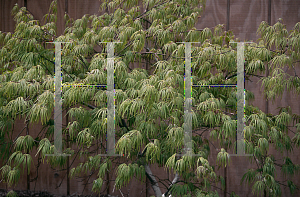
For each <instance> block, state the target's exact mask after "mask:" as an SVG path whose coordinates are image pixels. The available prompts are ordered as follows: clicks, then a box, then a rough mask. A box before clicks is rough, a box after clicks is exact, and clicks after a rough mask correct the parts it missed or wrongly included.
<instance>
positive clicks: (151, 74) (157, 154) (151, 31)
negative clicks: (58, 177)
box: [0, 0, 300, 197]
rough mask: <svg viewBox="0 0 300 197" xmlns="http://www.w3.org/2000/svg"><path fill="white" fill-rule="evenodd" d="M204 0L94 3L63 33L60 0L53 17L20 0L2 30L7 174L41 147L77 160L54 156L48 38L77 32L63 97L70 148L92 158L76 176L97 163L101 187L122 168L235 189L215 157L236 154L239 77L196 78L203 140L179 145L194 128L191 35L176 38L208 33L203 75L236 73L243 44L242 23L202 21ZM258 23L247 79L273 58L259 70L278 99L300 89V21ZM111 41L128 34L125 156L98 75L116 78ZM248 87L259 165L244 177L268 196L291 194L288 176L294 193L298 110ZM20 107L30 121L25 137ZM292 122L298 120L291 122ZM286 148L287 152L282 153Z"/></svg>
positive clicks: (121, 62)
mask: <svg viewBox="0 0 300 197" xmlns="http://www.w3.org/2000/svg"><path fill="white" fill-rule="evenodd" d="M205 2H206V1H204V0H188V1H181V0H180V1H177V0H176V1H169V0H168V1H160V0H144V1H141V2H140V1H136V0H134V1H129V0H125V1H119V0H113V1H108V0H105V1H103V2H102V4H101V7H100V9H103V10H104V11H105V12H103V14H101V15H100V16H96V15H84V16H83V17H82V18H80V19H77V20H75V21H74V20H73V19H71V18H69V16H68V15H67V14H66V15H65V17H64V19H65V23H66V28H65V30H64V32H63V34H62V35H57V33H56V28H57V27H56V21H57V1H52V3H51V6H50V8H49V13H48V14H46V15H45V16H44V18H43V21H38V20H35V19H34V17H33V16H32V15H31V14H30V13H29V12H28V11H27V10H26V8H20V7H18V6H17V5H16V6H14V8H13V10H12V14H13V15H14V19H15V21H16V27H15V31H14V33H2V32H0V45H1V49H0V81H1V84H0V101H1V102H0V108H1V110H0V143H1V149H0V150H1V156H2V155H4V156H5V155H7V162H6V163H4V164H3V166H2V167H1V175H2V179H3V180H4V181H5V182H6V183H8V185H9V186H13V185H15V184H17V183H18V181H19V179H20V177H21V172H22V170H21V167H23V172H24V169H27V172H28V173H29V172H30V170H31V165H32V163H33V160H32V158H31V154H32V153H33V151H34V150H35V148H36V150H37V153H36V155H35V156H38V157H40V158H41V159H42V160H43V161H44V160H45V159H46V161H47V163H48V164H49V165H50V166H51V167H52V168H57V167H60V168H62V167H66V164H67V159H66V157H65V156H60V155H55V156H51V157H47V158H46V155H47V154H55V153H56V152H57V150H56V148H55V146H54V144H53V140H54V136H53V133H54V121H53V119H52V118H53V117H52V116H53V111H54V79H53V77H54V73H53V69H54V65H55V62H54V60H55V59H54V58H55V57H54V48H53V46H50V45H47V44H46V43H47V42H49V41H61V42H71V43H65V44H64V45H63V48H62V83H63V87H62V91H63V95H62V107H63V110H64V111H65V112H66V116H64V117H63V118H66V119H68V122H67V124H66V125H63V140H62V143H63V144H62V145H63V147H62V148H63V153H65V154H70V155H71V157H70V158H71V159H74V160H75V159H76V158H77V156H79V157H83V158H82V159H83V161H84V162H82V163H80V164H78V165H77V166H73V168H72V169H71V170H70V174H69V176H70V177H71V178H76V177H83V176H85V175H88V176H91V175H93V174H95V173H98V177H97V179H96V180H93V186H92V191H93V192H95V193H99V194H100V193H101V190H102V186H103V184H104V182H105V181H106V177H105V175H107V174H112V173H114V172H115V173H116V179H115V181H114V182H115V188H116V189H121V188H122V187H126V185H127V184H128V183H129V182H130V181H131V180H132V179H133V178H136V179H138V180H140V181H141V182H142V183H144V181H145V178H147V179H149V180H150V182H151V185H152V187H153V188H155V186H156V185H157V183H158V182H161V183H163V184H165V185H166V188H168V189H169V190H168V194H171V195H172V196H197V197H200V196H201V197H202V196H203V197H204V196H205V197H215V196H218V195H219V194H218V192H217V191H212V187H211V186H212V185H218V184H219V185H221V188H222V189H223V190H224V189H225V179H224V178H223V177H222V176H220V175H218V174H217V173H216V170H215V169H216V168H217V167H218V168H223V167H227V166H228V165H229V161H230V158H229V153H231V152H232V151H233V150H234V147H235V146H234V145H235V141H236V125H237V114H236V110H237V107H236V102H237V99H236V89H235V88H218V87H195V88H193V90H192V91H193V92H192V113H191V116H192V130H193V136H192V144H193V148H194V149H193V150H192V151H191V152H190V153H193V154H194V153H197V156H192V155H189V154H187V155H181V156H179V155H178V154H182V152H183V151H182V150H183V148H184V139H185V133H184V118H183V116H184V105H183V103H184V98H185V92H184V84H185V83H184V74H185V73H184V72H185V71H184V67H185V61H184V56H185V45H184V44H177V42H179V41H180V42H182V41H192V42H201V45H197V44H193V45H192V48H191V50H192V79H193V82H192V83H193V85H203V84H204V85H205V84H236V83H237V77H236V72H237V65H236V55H237V54H236V53H237V52H236V47H235V46H234V45H230V44H229V42H231V41H236V40H235V38H234V35H233V33H232V32H231V31H224V26H223V25H218V26H216V27H215V28H213V29H210V28H204V29H197V28H196V27H195V26H196V25H195V24H196V22H197V19H198V18H199V17H200V15H201V13H202V11H203V9H204V8H205ZM141 5H142V7H143V9H141V8H142V7H141ZM257 32H258V34H259V35H260V36H261V37H260V39H259V40H258V41H257V42H256V43H252V44H248V45H247V46H246V47H245V80H247V81H248V80H249V79H250V78H251V77H257V76H259V75H258V74H263V73H264V72H265V70H266V67H268V70H269V73H270V74H269V76H267V77H262V76H259V77H260V78H261V82H262V89H263V92H264V94H265V95H266V96H267V98H268V99H274V98H276V97H278V96H280V95H282V94H283V93H284V92H285V91H290V92H293V93H296V94H299V93H300V86H299V84H300V80H299V77H298V75H297V72H296V67H297V66H299V64H297V62H299V58H300V44H299V43H300V36H299V35H300V23H297V24H296V25H295V27H294V28H293V30H291V31H290V32H288V31H287V30H286V27H285V25H284V24H283V22H282V21H279V22H278V23H276V24H275V25H274V26H269V25H268V24H267V23H266V22H262V23H261V24H260V26H259V28H258V31H257ZM108 41H114V42H122V43H119V44H116V45H115V49H114V54H115V58H114V76H115V77H114V84H115V101H114V102H115V134H116V139H115V141H116V143H115V144H116V145H115V150H116V153H117V154H120V155H122V156H126V157H121V159H120V160H118V161H117V159H115V158H114V157H108V156H107V157H105V158H103V155H101V154H102V153H105V150H106V145H107V144H106V142H105V138H106V132H107V104H106V103H107V95H106V88H105V87H89V85H95V84H101V85H105V84H106V83H107V80H106V79H107V51H106V49H105V47H106V46H105V44H103V43H102V44H101V43H100V42H108ZM144 68H146V69H144ZM286 69H288V70H286ZM290 71H291V72H290ZM290 73H292V74H290ZM73 85H77V86H76V87H75V86H73ZM80 85H83V86H84V87H83V86H82V87H78V86H80ZM245 98H246V103H247V105H246V107H245V121H246V122H245V123H246V126H245V130H244V131H245V134H244V139H245V150H246V153H248V154H251V155H252V157H251V158H250V161H252V162H253V163H254V164H255V165H254V166H255V167H253V169H248V171H247V172H246V173H245V174H244V176H243V177H242V179H241V181H242V182H243V181H245V182H246V183H248V184H250V185H251V187H252V192H253V193H254V194H255V195H258V196H259V195H262V194H266V195H267V196H280V195H282V191H281V188H280V184H283V185H285V186H287V187H289V189H290V192H291V193H292V194H295V193H296V192H297V191H298V190H299V189H298V186H296V185H295V184H294V183H293V182H292V181H291V180H292V177H293V176H294V175H295V174H296V173H297V172H298V171H299V165H298V164H295V163H293V161H292V159H291V158H289V157H283V155H282V154H283V153H285V152H289V153H293V151H294V150H295V149H296V148H299V146H300V133H299V131H300V122H299V121H300V118H299V115H298V114H292V112H291V109H289V108H288V107H284V106H283V108H281V109H280V110H279V112H278V114H265V113H263V112H262V111H261V110H259V109H258V108H256V107H254V106H252V105H248V103H249V101H250V100H251V99H254V95H253V93H251V92H249V91H246V95H245ZM294 113H295V112H294ZM17 119H24V120H25V122H24V129H23V130H22V131H21V133H20V134H18V135H17V138H16V139H15V140H14V139H13V137H12V136H16V135H15V133H14V131H15V129H14V128H15V127H14V126H15V121H16V120H17ZM33 123H35V124H41V125H42V127H43V128H42V130H41V131H40V132H34V133H38V134H37V136H33V135H32V133H31V129H30V128H31V125H32V124H33ZM292 124H293V126H291V125H292ZM292 127H294V128H292ZM292 129H295V130H297V132H296V133H295V134H291V132H290V131H291V130H292ZM23 131H26V135H23V134H22V132H23ZM205 132H208V133H209V136H210V137H206V136H207V135H205ZM2 143H3V145H2ZM4 144H5V145H4ZM212 146H214V147H213V148H218V149H219V150H220V151H219V152H218V154H217V158H216V160H215V161H212V158H211V157H209V155H210V149H211V148H212ZM275 156H279V157H281V158H282V159H281V160H275V159H274V158H275ZM3 158H5V157H3ZM150 164H153V165H158V166H160V167H164V168H165V169H166V170H168V171H169V173H174V174H175V177H177V178H176V179H177V180H176V179H174V183H173V182H172V181H171V182H172V184H170V181H169V180H168V181H165V180H161V179H160V177H159V176H156V175H154V174H151V173H152V172H150V171H149V169H148V168H146V169H145V166H149V165H150ZM213 164H216V165H213ZM38 166H39V165H37V166H36V167H38ZM275 166H278V168H275ZM279 173H282V174H283V175H284V177H285V178H287V179H288V181H287V184H285V183H282V181H281V180H279V178H278V177H279V176H278V174H279ZM151 177H155V179H159V180H154V179H153V178H151ZM279 183H280V184H279ZM160 189H161V188H157V190H160ZM157 190H155V192H156V195H157V194H158V193H159V192H158V191H157ZM228 192H230V193H231V196H236V194H235V193H234V191H228ZM11 195H13V192H11Z"/></svg>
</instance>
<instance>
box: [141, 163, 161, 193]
mask: <svg viewBox="0 0 300 197" xmlns="http://www.w3.org/2000/svg"><path fill="white" fill-rule="evenodd" d="M144 167H145V171H146V176H147V178H148V179H149V180H150V183H151V187H152V189H153V190H154V193H155V196H156V197H161V196H162V193H161V190H160V188H159V186H158V183H157V181H156V179H155V177H154V176H153V174H152V171H151V169H150V167H149V165H148V164H146V165H144Z"/></svg>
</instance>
